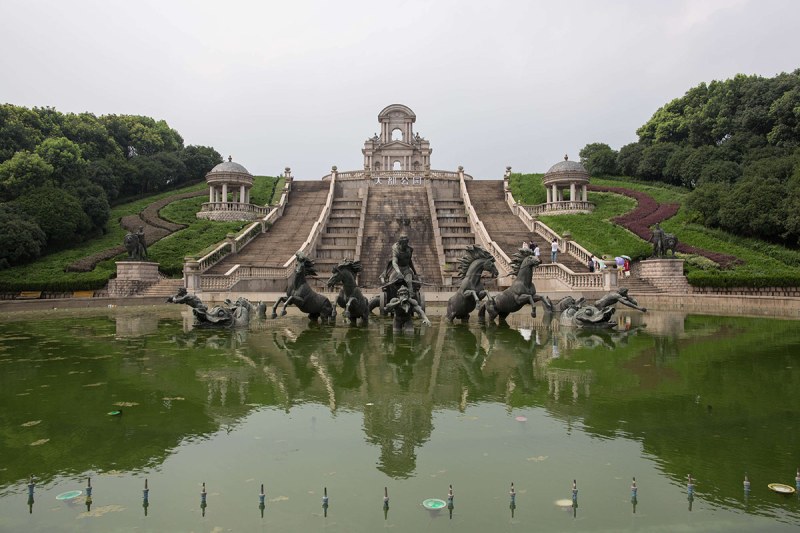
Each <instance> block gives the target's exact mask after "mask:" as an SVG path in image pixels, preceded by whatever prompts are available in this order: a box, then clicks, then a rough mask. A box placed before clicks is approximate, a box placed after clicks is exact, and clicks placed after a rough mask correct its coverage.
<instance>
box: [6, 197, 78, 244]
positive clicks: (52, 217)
mask: <svg viewBox="0 0 800 533" xmlns="http://www.w3.org/2000/svg"><path fill="white" fill-rule="evenodd" d="M14 205H15V207H16V208H17V209H19V211H21V212H22V213H24V214H26V215H27V216H29V217H30V218H31V219H32V220H33V221H34V222H36V224H37V225H38V226H39V227H40V228H41V229H42V231H44V234H45V235H46V236H47V246H48V248H53V249H59V248H64V247H67V246H69V245H71V244H74V243H75V242H78V241H80V240H81V239H82V238H83V236H84V235H85V234H86V233H87V232H88V231H90V230H91V228H92V223H91V220H90V219H89V217H88V216H87V215H86V213H84V212H83V208H82V207H81V203H80V201H79V200H78V199H77V198H75V196H73V195H72V194H70V193H68V192H65V191H64V190H63V189H59V188H56V187H54V186H52V185H48V186H44V187H38V188H36V189H32V190H31V191H29V192H28V193H27V194H26V195H25V196H20V197H19V198H17V199H16V200H15V201H14Z"/></svg>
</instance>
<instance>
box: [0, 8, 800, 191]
mask: <svg viewBox="0 0 800 533" xmlns="http://www.w3.org/2000/svg"><path fill="white" fill-rule="evenodd" d="M798 28H800V1H796V0H786V1H782V0H775V1H773V0H752V1H747V0H724V1H718V0H708V1H703V0H674V1H644V0H637V1H623V0H619V1H611V0H594V1H586V2H579V1H572V2H570V1H552V0H551V1H542V2H535V1H509V2H502V1H495V2H488V1H470V0H463V1H455V0H430V1H391V2H387V1H381V0H372V1H370V2H355V1H347V0H338V1H321V0H319V1H303V0H291V1H288V0H287V1H281V2H277V1H258V2H256V1H252V2H239V1H231V0H228V1H226V2H206V1H200V0H195V1H172V0H169V1H167V0H157V1H152V2H151V1H143V0H135V1H126V2H122V1H113V0H101V1H93V2H90V1H79V0H54V1H37V0H0V50H2V53H0V102H7V103H11V104H15V105H22V106H27V107H33V106H52V107H55V108H56V109H58V110H59V111H61V112H65V113H66V112H76V113H77V112H83V111H89V112H91V113H94V114H96V115H102V114H109V113H114V114H136V115H147V116H150V117H153V118H155V119H163V120H166V121H167V122H168V123H169V125H170V126H171V127H173V128H175V129H176V130H178V132H180V134H181V135H182V136H183V138H184V141H185V143H186V144H200V145H207V146H213V147H214V148H216V149H217V150H218V151H219V152H220V153H221V154H222V155H223V156H225V157H227V156H228V155H229V154H230V155H232V156H233V158H234V161H237V162H239V163H241V164H243V165H244V166H245V167H246V168H247V169H248V170H249V171H250V172H251V173H253V174H268V175H274V174H276V173H278V172H280V171H282V169H283V168H284V167H285V166H290V167H292V170H293V174H294V175H295V176H296V177H297V178H299V179H319V178H320V177H322V176H323V175H325V174H326V173H328V171H329V170H330V167H331V165H338V167H339V170H356V169H361V168H363V156H362V154H361V148H362V147H363V143H364V140H366V138H367V137H369V136H372V134H373V133H375V132H376V131H378V122H377V115H378V113H379V112H380V110H381V109H383V108H384V107H386V106H387V105H389V104H393V103H401V104H405V105H407V106H408V107H410V108H411V109H412V110H413V111H414V112H415V113H416V115H417V122H416V124H415V126H414V128H415V131H416V132H418V133H420V135H422V136H423V137H425V138H427V139H429V140H430V142H431V148H432V149H433V154H432V156H431V162H432V165H431V166H432V168H434V169H443V170H455V168H456V167H457V166H458V165H463V166H464V168H465V170H466V172H467V173H469V174H472V175H473V176H474V177H475V178H499V177H501V176H502V173H503V169H504V168H505V166H506V165H511V166H512V167H513V169H514V171H517V172H544V171H546V170H547V169H548V168H549V167H550V166H551V165H553V164H554V163H556V162H558V161H560V160H561V159H562V158H563V156H564V154H565V153H567V154H569V155H570V158H572V159H578V151H579V150H580V149H581V148H582V147H583V146H585V145H586V144H587V143H590V142H605V143H607V144H609V145H611V147H612V148H614V149H619V148H620V147H621V146H623V145H624V144H627V143H629V142H633V141H635V140H636V133H635V132H636V129H637V128H638V127H639V126H641V125H642V124H643V123H644V122H645V121H647V120H648V119H649V118H650V116H651V115H652V114H653V112H655V110H656V109H658V108H659V107H660V106H662V105H663V104H665V103H666V102H668V101H670V100H672V99H673V98H677V97H680V96H682V95H683V94H684V93H685V92H686V91H687V90H688V89H689V88H691V87H694V86H696V85H697V84H699V83H700V82H704V81H705V82H710V81H712V80H715V79H717V80H720V79H726V78H729V77H732V76H733V75H735V74H737V73H745V74H758V75H761V76H765V77H771V76H774V75H775V74H777V73H780V72H790V71H792V70H794V69H796V68H798V67H800V37H798Z"/></svg>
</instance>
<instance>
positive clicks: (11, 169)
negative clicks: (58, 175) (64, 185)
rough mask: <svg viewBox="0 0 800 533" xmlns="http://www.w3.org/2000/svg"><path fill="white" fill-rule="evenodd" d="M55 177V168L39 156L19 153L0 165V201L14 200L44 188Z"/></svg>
mask: <svg viewBox="0 0 800 533" xmlns="http://www.w3.org/2000/svg"><path fill="white" fill-rule="evenodd" d="M52 176H53V166H52V165H50V164H49V163H47V162H46V161H45V160H43V159H42V158H41V157H40V156H39V155H38V154H32V153H31V152H28V151H26V150H23V151H20V152H17V153H15V154H14V157H12V158H11V159H9V160H8V161H4V162H3V163H0V199H2V200H13V199H14V198H16V197H18V196H20V195H22V194H25V193H26V192H27V191H30V190H31V189H34V188H36V187H42V186H44V185H46V184H48V183H50V180H51V179H52Z"/></svg>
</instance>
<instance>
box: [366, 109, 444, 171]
mask: <svg viewBox="0 0 800 533" xmlns="http://www.w3.org/2000/svg"><path fill="white" fill-rule="evenodd" d="M416 121H417V116H416V115H415V114H414V112H413V111H411V109H409V108H408V107H406V106H404V105H402V104H392V105H390V106H387V107H385V108H384V109H383V110H382V111H381V112H380V113H378V123H379V124H380V126H381V132H380V135H379V134H377V133H376V134H375V135H374V136H372V137H371V138H369V139H367V141H366V142H365V143H364V149H363V150H361V152H362V153H363V154H364V170H411V171H424V170H430V168H431V152H432V150H431V143H430V142H429V141H428V140H427V139H424V138H422V137H420V135H419V133H414V126H413V125H414V122H416Z"/></svg>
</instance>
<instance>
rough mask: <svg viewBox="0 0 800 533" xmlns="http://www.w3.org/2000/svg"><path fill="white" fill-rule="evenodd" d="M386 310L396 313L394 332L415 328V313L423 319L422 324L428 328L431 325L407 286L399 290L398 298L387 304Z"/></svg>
mask: <svg viewBox="0 0 800 533" xmlns="http://www.w3.org/2000/svg"><path fill="white" fill-rule="evenodd" d="M386 310H387V311H390V312H392V313H394V330H395V331H400V330H403V329H406V328H413V327H414V322H413V319H414V313H417V314H418V315H419V316H421V317H422V323H423V324H425V325H426V326H430V325H431V321H430V320H428V317H427V315H425V311H424V310H423V309H422V307H420V305H419V302H417V301H416V300H415V299H414V298H412V297H411V294H410V293H409V292H408V288H407V287H405V286H402V287H400V288H399V289H397V298H392V300H391V301H390V302H389V303H388V304H386Z"/></svg>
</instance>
